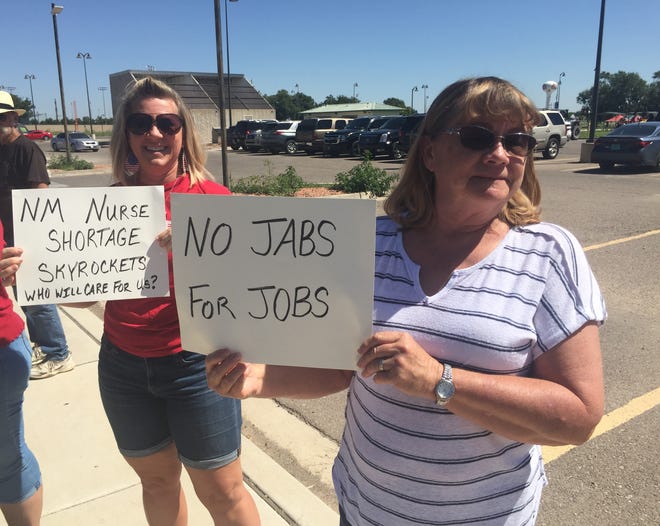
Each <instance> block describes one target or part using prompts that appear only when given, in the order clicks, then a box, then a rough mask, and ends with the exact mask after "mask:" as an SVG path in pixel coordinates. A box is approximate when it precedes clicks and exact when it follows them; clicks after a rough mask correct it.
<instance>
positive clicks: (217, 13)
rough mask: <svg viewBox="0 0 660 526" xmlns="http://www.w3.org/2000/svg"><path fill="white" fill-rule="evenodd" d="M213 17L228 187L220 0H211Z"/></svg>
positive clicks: (224, 182) (223, 171) (219, 106)
mask: <svg viewBox="0 0 660 526" xmlns="http://www.w3.org/2000/svg"><path fill="white" fill-rule="evenodd" d="M213 14H214V19H215V55H216V62H217V65H218V109H219V110H220V129H221V131H222V145H221V150H220V153H221V160H222V184H224V185H225V186H226V187H227V188H229V182H230V177H229V167H228V163H227V123H226V122H225V79H224V67H223V64H222V20H221V19H220V0H213Z"/></svg>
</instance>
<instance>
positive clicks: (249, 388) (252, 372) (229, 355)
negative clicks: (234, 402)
mask: <svg viewBox="0 0 660 526" xmlns="http://www.w3.org/2000/svg"><path fill="white" fill-rule="evenodd" d="M265 371H266V366H265V365H264V364H255V363H245V362H242V361H241V355H240V353H236V352H232V351H230V350H229V349H219V350H217V351H214V352H212V353H211V354H209V355H208V356H207V357H206V381H207V383H208V385H209V387H210V388H211V389H213V390H214V391H215V392H217V393H218V394H221V395H222V396H228V397H231V398H239V399H241V400H243V399H245V398H249V397H251V396H257V395H259V393H260V392H261V390H262V388H263V380H264V376H265Z"/></svg>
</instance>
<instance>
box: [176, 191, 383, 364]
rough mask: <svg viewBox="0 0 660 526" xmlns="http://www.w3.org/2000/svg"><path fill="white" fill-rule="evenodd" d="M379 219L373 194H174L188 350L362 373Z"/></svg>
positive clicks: (178, 294)
mask: <svg viewBox="0 0 660 526" xmlns="http://www.w3.org/2000/svg"><path fill="white" fill-rule="evenodd" d="M375 218H376V209H375V202H374V201H373V200H361V199H341V198H340V199H337V198H322V199H314V198H287V197H254V196H246V197H243V196H221V195H186V194H172V241H173V247H172V253H173V258H174V282H175V292H176V303H177V308H178V311H179V321H180V325H181V340H182V344H183V348H184V349H186V350H190V351H194V352H200V353H204V354H208V353H209V352H211V351H213V350H215V349H220V348H224V347H226V348H229V349H231V350H234V351H239V352H241V353H242V355H243V359H244V360H245V361H248V362H253V363H268V364H275V365H293V366H304V367H322V368H333V369H355V368H356V351H357V348H358V346H359V344H360V343H361V342H362V341H363V340H364V339H365V338H367V337H368V336H369V335H370V334H371V317H372V305H373V280H374V275H373V273H374V242H375V241H374V236H375V222H376V221H375Z"/></svg>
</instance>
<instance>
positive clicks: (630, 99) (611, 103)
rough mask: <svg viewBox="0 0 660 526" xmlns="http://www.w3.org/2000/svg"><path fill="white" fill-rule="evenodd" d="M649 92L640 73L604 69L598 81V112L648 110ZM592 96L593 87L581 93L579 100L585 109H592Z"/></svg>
mask: <svg viewBox="0 0 660 526" xmlns="http://www.w3.org/2000/svg"><path fill="white" fill-rule="evenodd" d="M648 94H649V85H648V84H647V83H646V81H645V80H644V79H643V78H642V77H640V76H639V74H637V73H627V72H625V71H617V72H616V73H608V72H607V71H603V72H602V73H601V74H600V80H599V83H598V113H599V114H600V113H604V112H617V113H624V114H628V113H633V112H636V111H646V110H647V109H648V108H647V104H648ZM592 96H593V94H592V90H591V89H588V90H584V91H581V92H580V93H579V95H578V97H577V101H578V102H579V103H580V104H582V110H583V111H584V110H586V111H590V110H591V100H592Z"/></svg>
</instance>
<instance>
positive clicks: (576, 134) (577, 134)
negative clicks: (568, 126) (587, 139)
mask: <svg viewBox="0 0 660 526" xmlns="http://www.w3.org/2000/svg"><path fill="white" fill-rule="evenodd" d="M579 138H580V127H579V126H576V127H575V128H573V135H572V136H571V139H573V140H574V141H575V140H577V139H579Z"/></svg>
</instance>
